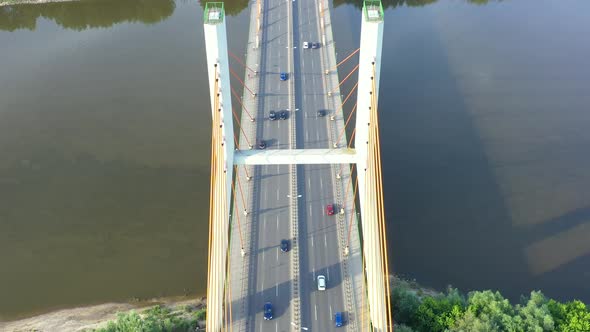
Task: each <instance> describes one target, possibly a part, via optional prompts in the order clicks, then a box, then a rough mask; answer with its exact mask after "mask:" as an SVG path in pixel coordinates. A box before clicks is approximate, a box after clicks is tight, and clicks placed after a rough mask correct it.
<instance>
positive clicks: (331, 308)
mask: <svg viewBox="0 0 590 332" xmlns="http://www.w3.org/2000/svg"><path fill="white" fill-rule="evenodd" d="M330 320H332V305H330Z"/></svg>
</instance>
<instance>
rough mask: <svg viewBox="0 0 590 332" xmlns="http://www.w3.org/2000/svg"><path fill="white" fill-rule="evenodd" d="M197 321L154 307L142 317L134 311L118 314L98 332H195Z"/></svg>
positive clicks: (166, 309) (163, 308)
mask: <svg viewBox="0 0 590 332" xmlns="http://www.w3.org/2000/svg"><path fill="white" fill-rule="evenodd" d="M196 327H197V320H196V319H194V318H184V317H181V316H180V314H179V313H175V312H172V311H171V310H170V309H168V308H165V307H161V306H155V307H153V308H150V309H148V310H146V311H145V312H144V313H143V314H142V315H139V314H138V313H136V312H135V311H131V312H129V313H120V314H118V315H117V320H116V321H113V322H109V323H108V325H107V327H106V328H103V329H98V332H188V331H195V329H196Z"/></svg>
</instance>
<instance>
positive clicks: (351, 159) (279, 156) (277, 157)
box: [234, 149, 357, 165]
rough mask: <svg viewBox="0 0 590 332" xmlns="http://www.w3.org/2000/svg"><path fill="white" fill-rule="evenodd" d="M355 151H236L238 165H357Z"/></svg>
mask: <svg viewBox="0 0 590 332" xmlns="http://www.w3.org/2000/svg"><path fill="white" fill-rule="evenodd" d="M356 162H357V159H356V152H355V150H354V149H293V150H264V151H263V150H236V151H235V154H234V163H235V164H236V165H296V164H355V163H356Z"/></svg>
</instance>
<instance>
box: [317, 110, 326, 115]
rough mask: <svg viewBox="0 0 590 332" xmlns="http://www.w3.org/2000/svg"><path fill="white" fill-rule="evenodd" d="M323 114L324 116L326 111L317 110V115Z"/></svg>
mask: <svg viewBox="0 0 590 332" xmlns="http://www.w3.org/2000/svg"><path fill="white" fill-rule="evenodd" d="M323 116H326V111H324V110H318V117H323Z"/></svg>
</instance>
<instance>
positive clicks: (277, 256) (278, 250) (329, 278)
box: [277, 248, 330, 279]
mask: <svg viewBox="0 0 590 332" xmlns="http://www.w3.org/2000/svg"><path fill="white" fill-rule="evenodd" d="M278 261H279V248H277V262H278ZM328 279H330V278H328Z"/></svg>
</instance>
